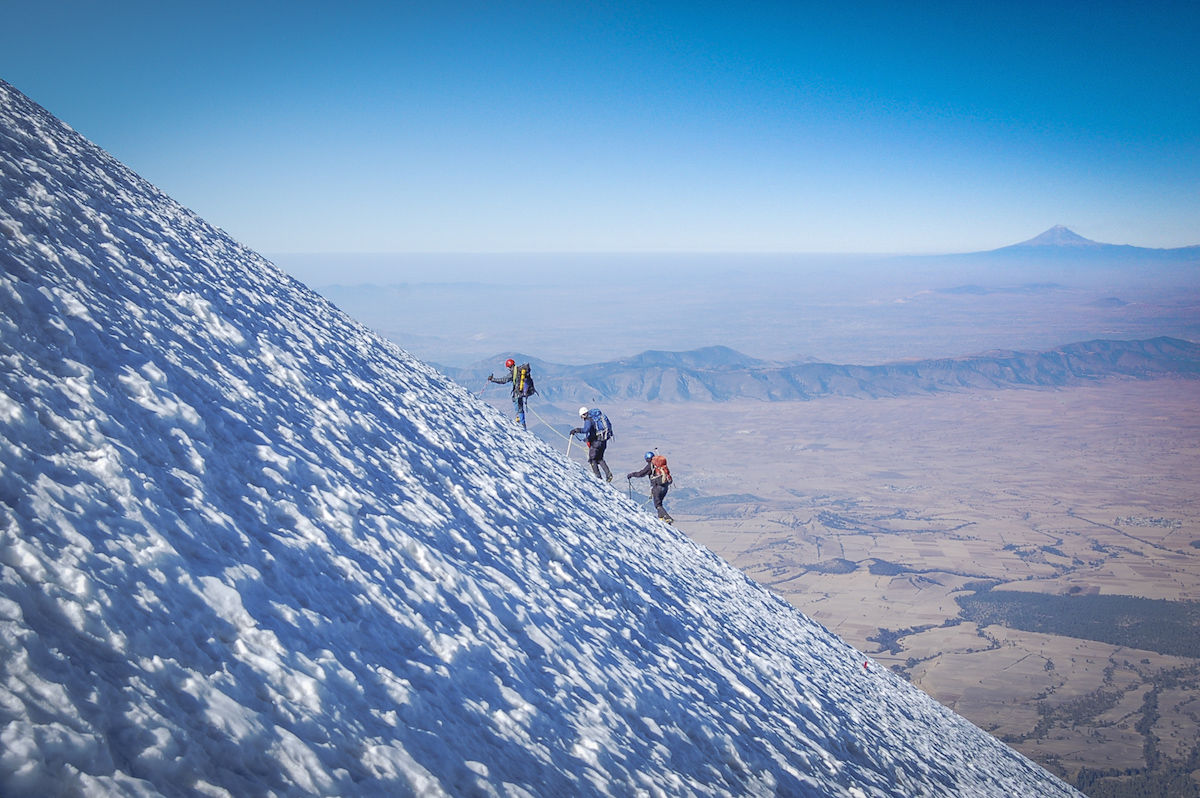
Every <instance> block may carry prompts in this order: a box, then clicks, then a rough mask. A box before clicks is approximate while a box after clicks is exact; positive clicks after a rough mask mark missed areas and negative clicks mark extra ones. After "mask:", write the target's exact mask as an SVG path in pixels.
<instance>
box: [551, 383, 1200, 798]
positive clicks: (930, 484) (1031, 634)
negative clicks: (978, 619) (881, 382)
mask: <svg viewBox="0 0 1200 798" xmlns="http://www.w3.org/2000/svg"><path fill="white" fill-rule="evenodd" d="M606 409H607V411H608V412H609V415H610V416H611V417H612V419H613V422H614V425H615V427H616V428H617V430H618V431H619V433H618V437H617V439H616V440H614V442H613V445H612V446H611V447H610V454H609V457H608V459H609V462H610V463H611V464H612V465H613V471H614V472H615V473H617V475H618V481H617V482H616V483H614V485H620V484H621V480H620V476H622V475H623V474H624V472H625V471H626V470H630V469H631V468H632V467H636V465H637V463H638V461H639V460H640V453H641V452H642V451H644V450H645V449H647V448H657V449H658V450H659V451H661V452H662V453H664V454H666V455H668V457H669V458H670V462H671V464H672V470H673V471H674V472H675V473H676V475H677V481H676V486H675V488H674V490H673V491H672V493H671V494H670V495H669V496H668V501H667V505H668V507H669V508H670V509H671V510H672V512H673V514H674V515H675V517H676V519H677V523H678V526H679V528H680V529H681V530H683V531H684V532H685V533H687V534H688V535H690V536H691V537H692V538H693V539H695V540H697V541H698V542H700V543H702V544H704V545H705V546H707V547H709V548H710V549H712V550H713V551H715V552H717V553H718V554H720V555H721V556H723V557H724V558H725V559H726V560H728V561H729V562H730V563H732V564H734V565H735V566H737V567H738V568H740V569H741V570H743V571H744V572H746V573H747V574H749V575H750V576H751V577H753V578H754V579H756V580H758V581H759V582H761V583H763V584H765V585H768V586H770V587H771V588H772V589H773V590H775V591H777V592H778V593H779V594H781V595H782V596H784V597H785V598H786V599H787V600H789V601H790V602H791V603H792V604H794V605H795V606H796V607H798V608H800V609H801V610H802V611H804V612H805V613H806V614H808V615H810V616H811V617H813V618H815V619H817V620H819V621H820V622H821V623H823V624H825V625H826V626H827V627H828V628H830V629H832V630H833V631H835V632H837V633H838V634H839V635H841V636H842V637H843V638H845V639H846V640H847V641H849V642H850V643H851V644H853V645H855V646H857V647H858V648H860V649H861V650H863V651H865V652H867V653H869V654H870V655H871V656H872V657H873V658H874V659H875V660H876V662H877V663H878V665H879V666H881V667H890V668H892V669H894V670H896V671H898V672H900V673H903V674H905V675H906V676H907V677H908V678H909V679H910V680H911V681H912V682H913V683H914V684H916V685H918V686H919V687H921V688H922V689H924V690H925V691H927V692H928V693H930V694H931V695H933V696H934V697H935V698H937V699H938V700H939V701H941V702H942V703H944V704H946V705H947V706H949V707H951V708H953V709H955V710H956V711H958V712H959V713H960V714H962V715H964V716H965V717H967V718H969V719H970V720H972V721H973V722H974V723H976V724H977V725H979V726H980V727H982V728H984V729H987V730H989V731H991V732H992V733H993V734H995V735H997V736H998V737H1000V738H1001V739H1003V740H1005V741H1007V742H1009V743H1010V744H1012V745H1013V746H1014V747H1015V748H1017V749H1018V750H1020V751H1022V752H1023V753H1025V754H1026V755H1028V756H1030V757H1031V758H1033V759H1034V760H1036V761H1038V762H1040V763H1042V764H1043V765H1045V766H1047V767H1049V768H1050V769H1052V770H1054V771H1055V772H1057V773H1059V774H1060V775H1063V776H1065V777H1067V778H1068V779H1070V780H1074V779H1076V778H1078V777H1079V775H1080V769H1081V768H1090V769H1093V770H1101V771H1109V772H1116V771H1135V773H1134V777H1135V778H1137V777H1138V776H1139V774H1138V773H1136V771H1141V773H1140V776H1141V777H1142V778H1145V777H1146V775H1147V774H1151V775H1153V774H1154V773H1162V772H1165V771H1175V772H1176V773H1177V774H1178V773H1179V772H1180V771H1183V772H1188V773H1191V774H1192V777H1193V781H1197V782H1200V731H1198V730H1200V690H1198V688H1200V658H1197V655H1196V654H1195V653H1194V650H1193V648H1189V649H1188V650H1187V651H1186V652H1185V653H1184V654H1180V653H1179V652H1178V651H1175V650H1173V649H1174V648H1178V646H1174V647H1173V646H1172V645H1159V644H1158V643H1157V642H1156V643H1155V644H1154V645H1152V646H1151V647H1148V648H1137V647H1133V646H1129V645H1122V644H1119V643H1113V642H1104V641H1103V640H1098V639H1093V638H1096V637H1103V636H1104V635H1097V634H1092V633H1090V632H1088V631H1087V630H1086V629H1081V630H1079V631H1071V630H1070V629H1068V630H1066V632H1065V633H1064V631H1063V630H1057V629H1056V630H1054V631H1052V632H1049V633H1047V632H1045V631H1036V630H1034V631H1030V630H1021V629H1019V628H1014V626H1013V625H1011V624H1004V623H990V622H984V623H975V622H972V621H971V620H968V619H966V616H965V615H964V613H963V608H962V607H961V606H960V605H959V603H958V602H957V601H956V599H957V598H959V597H962V596H968V595H971V594H972V593H975V592H977V591H986V590H987V589H989V588H990V589H991V590H993V591H1005V595H1009V596H1011V595H1012V591H1024V592H1026V593H1035V594H1042V596H1045V597H1065V596H1074V597H1076V598H1082V597H1087V596H1093V597H1103V596H1112V597H1116V596H1136V597H1144V598H1151V599H1163V600H1166V602H1169V603H1170V604H1171V606H1174V607H1178V606H1191V607H1196V606H1197V605H1195V604H1190V605H1189V604H1180V603H1181V602H1197V601H1200V487H1198V485H1200V381H1196V380H1192V381H1189V380H1158V381H1133V380H1124V381H1116V380H1113V381H1105V382H1098V383H1096V384H1093V385H1087V386H1083V387H1077V388H1070V389H1065V390H1044V389H1030V390H1007V391H987V392H974V393H944V394H935V395H930V396H926V397H916V398H897V399H880V400H863V399H840V398H833V399H822V400H818V401H812V402H797V403H764V402H749V401H747V402H733V403H721V404H705V403H688V404H665V403H643V404H639V405H635V406H630V407H620V406H614V407H609V408H606ZM543 434H544V431H543ZM643 482H644V480H643ZM621 487H622V488H625V486H624V485H622V486H621ZM635 489H639V490H641V491H642V493H644V492H645V487H644V485H641V486H635ZM1042 596H1037V597H1035V598H1039V599H1040V598H1042ZM1079 606H1085V602H1084V601H1082V600H1081V601H1080V602H1079ZM1155 606H1157V605H1155ZM1164 606H1165V604H1164ZM1155 612H1157V610H1155ZM1127 622H1128V621H1127V619H1124V616H1120V615H1118V616H1117V617H1116V619H1115V620H1114V621H1113V623H1114V624H1116V625H1121V624H1123V623H1127ZM1102 623H1103V619H1102ZM1130 623H1131V622H1130ZM1093 628H1094V627H1093ZM1178 632H1179V630H1178V628H1177V627H1176V633H1178ZM1182 634H1184V635H1185V636H1186V635H1191V636H1192V640H1193V641H1194V640H1196V639H1197V636H1200V629H1197V628H1195V627H1194V626H1193V627H1191V628H1188V629H1186V630H1184V631H1183V632H1182ZM1074 635H1078V636H1074ZM1175 642H1176V643H1178V642H1179V641H1178V640H1176V641H1175ZM1168 649H1171V650H1168ZM1085 775H1086V774H1085ZM1129 778H1130V776H1129V774H1127V773H1126V774H1124V780H1125V781H1128V780H1129ZM1108 783H1109V785H1110V786H1111V784H1112V783H1111V782H1108ZM1149 794H1154V793H1153V792H1151V793H1149Z"/></svg>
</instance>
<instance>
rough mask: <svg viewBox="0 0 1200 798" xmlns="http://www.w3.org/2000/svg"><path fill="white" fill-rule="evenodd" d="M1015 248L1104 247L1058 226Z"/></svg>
mask: <svg viewBox="0 0 1200 798" xmlns="http://www.w3.org/2000/svg"><path fill="white" fill-rule="evenodd" d="M1014 246H1018V247H1090V248H1098V247H1102V246H1104V245H1103V244H1101V243H1100V242H1098V241H1092V240H1091V239H1090V238H1084V237H1083V236H1081V235H1079V234H1078V233H1076V232H1075V231H1074V230H1071V229H1069V228H1066V227H1063V226H1062V225H1061V224H1056V225H1054V227H1051V228H1050V229H1049V230H1047V231H1046V232H1044V233H1042V234H1041V235H1038V236H1034V237H1033V238H1031V239H1029V240H1028V241H1022V242H1021V243H1019V244H1015V245H1014Z"/></svg>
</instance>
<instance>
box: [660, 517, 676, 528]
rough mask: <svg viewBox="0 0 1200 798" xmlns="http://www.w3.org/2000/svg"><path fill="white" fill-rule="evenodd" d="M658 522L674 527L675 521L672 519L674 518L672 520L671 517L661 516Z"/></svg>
mask: <svg viewBox="0 0 1200 798" xmlns="http://www.w3.org/2000/svg"><path fill="white" fill-rule="evenodd" d="M659 520H661V521H662V522H663V523H665V524H670V525H671V526H674V525H675V519H674V518H672V517H671V516H669V515H664V516H663V517H662V518H661V519H659Z"/></svg>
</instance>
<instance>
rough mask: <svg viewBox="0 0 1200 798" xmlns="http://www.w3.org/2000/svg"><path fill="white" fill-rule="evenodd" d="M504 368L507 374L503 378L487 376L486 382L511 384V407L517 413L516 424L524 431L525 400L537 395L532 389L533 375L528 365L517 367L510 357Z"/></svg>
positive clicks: (535, 390) (523, 364)
mask: <svg viewBox="0 0 1200 798" xmlns="http://www.w3.org/2000/svg"><path fill="white" fill-rule="evenodd" d="M504 367H505V368H506V369H508V374H506V375H504V377H503V378H497V377H494V376H492V375H491V374H489V375H488V382H494V383H497V384H498V385H504V384H505V383H509V382H511V383H512V400H513V406H514V407H515V408H516V411H517V423H518V424H520V425H521V428H522V429H525V400H526V399H528V398H529V397H530V396H533V394H535V393H537V389H536V388H534V387H533V374H532V372H530V370H529V364H528V363H522V364H521V365H519V366H518V365H517V361H515V360H513V359H512V358H511V357H510V358H509V359H508V360H506V361H504Z"/></svg>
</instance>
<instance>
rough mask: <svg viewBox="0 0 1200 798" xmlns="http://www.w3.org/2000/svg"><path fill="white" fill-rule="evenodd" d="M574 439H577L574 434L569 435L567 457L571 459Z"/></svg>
mask: <svg viewBox="0 0 1200 798" xmlns="http://www.w3.org/2000/svg"><path fill="white" fill-rule="evenodd" d="M574 439H575V436H574V435H568V436H567V458H568V459H570V457H571V441H572V440H574Z"/></svg>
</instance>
